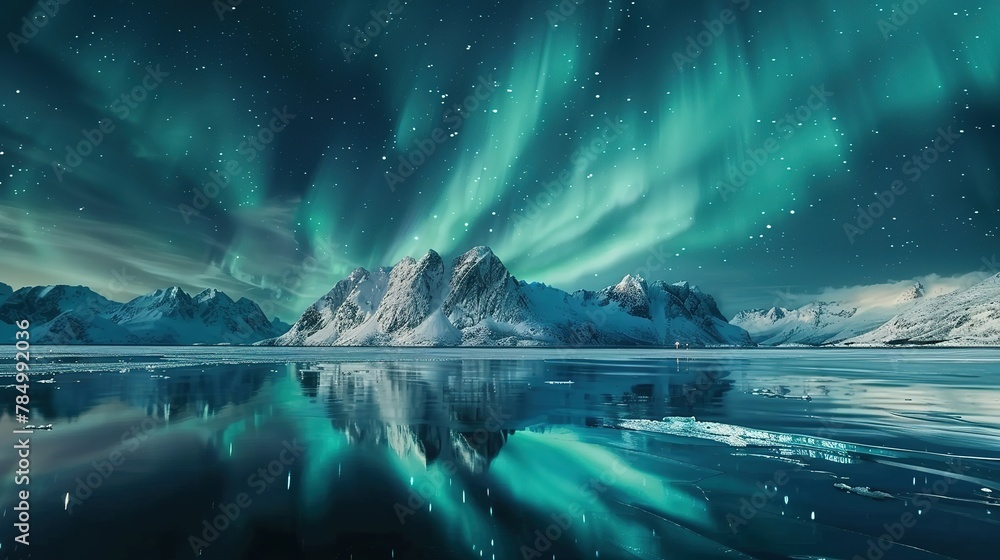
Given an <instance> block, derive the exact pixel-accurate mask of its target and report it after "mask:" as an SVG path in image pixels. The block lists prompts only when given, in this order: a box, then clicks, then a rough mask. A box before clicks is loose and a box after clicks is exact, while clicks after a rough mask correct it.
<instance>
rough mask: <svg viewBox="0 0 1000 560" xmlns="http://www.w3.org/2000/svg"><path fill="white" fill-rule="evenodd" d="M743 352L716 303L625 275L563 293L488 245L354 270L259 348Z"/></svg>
mask: <svg viewBox="0 0 1000 560" xmlns="http://www.w3.org/2000/svg"><path fill="white" fill-rule="evenodd" d="M677 342H680V343H681V344H689V345H691V346H709V345H737V346H746V345H752V344H753V343H752V341H751V340H750V336H749V335H748V334H747V332H746V331H744V330H743V329H741V328H739V327H737V326H734V325H731V324H729V323H728V322H727V321H726V319H725V317H723V316H722V314H721V313H720V312H719V309H718V306H717V305H716V303H715V300H714V299H712V297H711V296H709V295H707V294H704V293H702V292H701V291H700V290H698V289H697V288H696V287H693V286H690V285H688V284H686V283H682V284H673V285H668V284H665V283H663V282H655V283H653V284H652V285H651V286H650V285H647V283H646V281H645V280H643V279H642V278H637V277H633V276H626V277H625V278H624V279H623V280H622V281H621V282H620V283H619V284H617V285H615V286H611V287H608V288H605V289H603V290H600V291H596V292H591V291H585V290H581V291H577V292H574V293H572V294H570V293H567V292H564V291H562V290H558V289H556V288H552V287H549V286H546V285H544V284H536V283H532V284H529V283H526V282H523V281H518V280H517V279H516V278H514V277H513V276H512V275H511V274H510V272H509V271H508V270H507V268H506V267H505V266H504V264H503V263H502V262H501V261H500V259H499V258H498V257H497V256H496V255H495V254H494V253H493V251H491V250H490V249H489V248H488V247H476V248H474V249H472V250H470V251H468V252H466V253H465V254H463V255H461V256H460V257H458V258H456V259H455V260H454V261H452V263H451V264H450V265H449V266H446V265H445V263H444V261H443V259H442V258H441V257H440V255H438V254H437V253H435V252H434V251H430V252H428V253H427V254H426V255H424V256H423V257H422V258H421V259H420V260H414V259H412V258H405V259H403V260H402V261H400V262H399V263H398V264H397V265H395V266H394V267H392V268H388V269H386V268H383V269H379V270H378V271H377V272H375V273H370V272H368V271H366V270H364V269H358V270H355V271H354V272H352V273H351V275H350V276H348V277H347V278H345V279H344V280H341V281H340V282H338V283H337V285H336V286H334V288H333V290H331V291H330V293H328V294H327V295H325V296H323V297H322V298H320V299H319V301H317V302H316V303H315V304H313V305H312V306H311V307H309V309H307V310H306V311H305V313H304V314H303V315H302V317H301V318H300V319H299V320H298V321H297V322H296V323H295V324H294V325H293V326H292V328H291V330H290V331H289V332H288V333H286V334H285V335H283V336H281V337H278V338H276V339H274V340H269V341H264V342H262V343H261V344H266V345H348V346H351V345H392V346H456V345H464V346H544V345H550V346H595V345H601V346H618V345H628V346H635V345H641V346H660V345H668V346H673V345H674V344H675V343H677Z"/></svg>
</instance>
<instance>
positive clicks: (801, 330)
mask: <svg viewBox="0 0 1000 560" xmlns="http://www.w3.org/2000/svg"><path fill="white" fill-rule="evenodd" d="M925 292H926V290H925V289H924V286H923V285H922V284H920V283H919V282H918V283H916V284H914V286H912V287H911V288H909V289H907V290H906V291H905V292H903V293H902V294H900V295H899V296H898V297H897V298H896V299H895V301H894V302H893V303H892V304H890V305H884V306H861V304H859V303H857V302H826V301H818V302H813V303H809V304H807V305H804V306H802V307H800V308H798V309H785V308H783V307H772V308H771V309H767V310H763V309H752V310H748V311H741V312H740V313H737V314H736V316H734V317H733V319H732V321H730V322H731V323H732V324H734V325H737V326H739V327H742V328H744V329H746V330H747V332H749V333H750V336H751V337H752V338H753V340H754V341H755V342H756V343H757V344H760V345H762V346H780V345H786V344H804V345H810V346H820V345H826V344H836V343H839V342H843V341H845V340H847V339H850V338H854V337H856V336H859V335H862V334H865V333H868V332H871V331H873V330H875V329H877V328H879V327H880V326H882V325H884V324H885V323H886V321H889V320H890V319H892V318H893V317H895V316H896V315H898V314H900V313H902V312H904V311H906V310H908V309H910V308H912V307H913V306H914V305H916V303H917V302H918V301H920V300H922V299H923V298H924V297H925Z"/></svg>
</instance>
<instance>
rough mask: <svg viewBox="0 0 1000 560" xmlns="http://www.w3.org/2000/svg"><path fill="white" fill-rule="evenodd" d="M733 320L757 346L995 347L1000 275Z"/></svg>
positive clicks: (999, 335) (999, 342) (999, 332)
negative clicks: (886, 298) (935, 289)
mask: <svg viewBox="0 0 1000 560" xmlns="http://www.w3.org/2000/svg"><path fill="white" fill-rule="evenodd" d="M732 323H733V324H734V325H737V326H739V327H741V328H744V329H746V330H747V331H748V332H749V333H750V336H751V337H752V338H753V340H754V341H755V342H757V343H758V344H760V345H762V346H785V345H809V346H893V345H942V346H1000V275H997V276H993V277H991V278H988V279H986V280H985V281H983V282H981V283H979V284H976V285H975V286H972V287H970V288H967V289H961V290H957V291H954V292H951V293H947V294H944V295H939V296H936V297H928V296H927V294H926V290H925V289H924V286H923V285H922V284H919V283H917V284H915V285H914V286H913V287H911V288H910V289H908V290H906V291H904V292H903V293H901V294H899V295H898V297H896V298H895V300H893V301H891V302H888V303H886V304H883V305H876V306H872V305H865V306H862V305H860V304H859V303H857V302H851V301H840V302H813V303H810V304H807V305H805V306H803V307H800V308H798V309H785V308H780V307H773V308H771V309H767V310H762V309H753V310H748V311H743V312H740V313H737V314H736V316H735V317H733V319H732Z"/></svg>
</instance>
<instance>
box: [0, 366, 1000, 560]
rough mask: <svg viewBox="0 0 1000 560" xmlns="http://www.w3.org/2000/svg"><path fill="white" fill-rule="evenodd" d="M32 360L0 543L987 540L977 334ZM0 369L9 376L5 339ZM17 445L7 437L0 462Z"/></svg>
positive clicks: (844, 548) (995, 466) (963, 548)
mask: <svg viewBox="0 0 1000 560" xmlns="http://www.w3.org/2000/svg"><path fill="white" fill-rule="evenodd" d="M32 358H33V361H34V364H35V365H34V367H33V370H32V371H33V373H34V374H35V375H34V376H33V379H34V381H36V383H32V385H31V388H30V396H31V411H32V417H31V423H32V424H35V425H44V424H52V430H51V431H36V432H35V433H34V434H32V436H31V446H32V447H31V475H30V491H31V504H30V507H31V509H30V512H31V533H30V541H31V546H30V548H28V547H24V546H23V545H17V544H16V543H15V542H14V541H13V537H14V535H15V534H16V533H15V530H14V529H13V526H12V523H13V519H14V517H15V513H16V512H14V511H13V509H12V508H13V505H14V504H15V503H16V500H15V492H16V491H17V490H19V489H21V488H22V487H16V486H15V485H14V482H13V477H11V476H8V477H4V479H3V481H2V483H0V494H2V496H0V497H2V501H0V504H2V507H3V508H5V509H4V512H3V517H4V520H5V523H4V524H3V525H2V526H0V527H2V528H0V534H2V536H3V541H2V548H0V556H2V557H5V558H6V557H11V558H42V559H48V558H53V559H54V558H69V557H74V556H79V555H80V554H83V553H84V552H86V553H87V554H89V555H90V556H87V557H94V558H98V557H99V558H108V559H117V558H122V559H125V558H129V559H132V558H142V559H157V558H163V559H192V558H196V557H200V558H218V559H229V558H260V559H268V560H280V559H297V558H323V559H329V558H355V559H366V558H386V559H391V558H399V559H410V558H414V559H422V558H428V559H431V558H433V559H451V558H455V559H460V558H490V559H508V558H510V559H516V558H543V559H551V558H556V559H563V558H565V559H583V558H607V559H619V558H621V559H626V558H628V559H635V558H641V559H702V558H707V559H711V558H720V559H721V558H727V559H729V558H736V559H741V558H759V559H778V558H797V559H821V558H828V559H852V560H853V559H855V558H866V559H871V560H879V559H881V558H884V559H886V560H892V559H941V558H955V559H986V558H996V557H997V550H998V547H997V545H998V544H1000V500H998V496H1000V366H998V363H1000V351H993V350H918V351H915V350H897V351H866V350H843V351H840V350H830V351H824V350H754V351H711V350H706V351H694V350H692V351H653V350H628V351H614V350H469V349H451V350H402V349H387V350H377V349H330V348H323V349H315V348H309V349H299V348H296V349H279V348H260V349H258V348H113V347H97V348H79V347H50V348H35V349H34V353H33V355H32ZM0 372H2V373H3V374H4V375H6V376H7V377H6V379H7V381H3V382H2V384H3V385H8V384H9V383H13V379H12V378H11V377H10V375H11V374H12V372H13V365H12V362H11V361H9V360H8V361H6V362H4V363H2V364H0ZM48 380H54V382H53V383H40V382H37V381H48ZM15 391H16V390H15V389H14V388H12V387H6V388H4V389H3V391H2V392H3V398H4V401H5V402H8V403H11V406H10V407H5V408H4V415H3V416H2V417H0V431H3V432H4V433H8V434H10V433H11V431H12V430H14V429H18V428H20V427H22V426H21V425H19V424H18V423H17V422H16V421H15V419H14V418H13V417H12V415H11V412H12V409H13V401H14V398H15V395H16V394H17V393H16V392H15ZM15 459H16V456H15V453H14V451H13V450H12V449H11V447H9V446H8V447H7V451H6V452H4V453H2V454H0V468H2V469H3V470H4V471H5V472H13V471H14V470H16V465H15ZM880 539H881V540H880ZM880 547H881V548H880ZM8 555H9V556H8Z"/></svg>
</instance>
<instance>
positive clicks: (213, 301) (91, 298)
mask: <svg viewBox="0 0 1000 560" xmlns="http://www.w3.org/2000/svg"><path fill="white" fill-rule="evenodd" d="M24 319H27V320H28V321H30V323H31V330H30V333H31V342H32V343H34V344H136V345H189V344H250V343H253V342H257V341H259V340H262V339H266V338H271V337H274V336H278V335H280V334H281V333H283V332H285V331H287V330H288V328H289V326H288V325H287V324H285V323H282V322H281V321H279V320H278V319H277V318H275V319H274V320H268V318H267V317H266V316H265V315H264V313H263V312H262V311H261V309H260V307H258V306H257V304H256V303H254V302H252V301H250V300H249V299H246V298H241V299H240V300H238V301H233V300H232V299H231V298H230V297H229V296H227V295H226V294H224V293H222V292H220V291H218V290H205V291H203V292H201V293H200V294H198V295H196V296H194V297H192V296H190V295H188V294H186V293H185V292H184V291H183V290H181V289H180V288H168V289H165V290H157V291H155V292H153V293H151V294H147V295H144V296H140V297H137V298H135V299H133V300H132V301H129V302H127V303H118V302H114V301H111V300H109V299H107V298H105V297H104V296H102V295H100V294H97V293H96V292H94V291H92V290H91V289H89V288H85V287H83V286H41V287H25V288H21V289H20V290H17V291H13V290H12V289H11V287H10V286H7V285H6V284H0V335H4V333H9V335H10V336H6V338H9V339H11V340H13V339H12V338H11V337H12V336H13V331H15V330H16V328H15V326H14V323H15V322H17V321H21V320H24Z"/></svg>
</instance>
